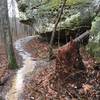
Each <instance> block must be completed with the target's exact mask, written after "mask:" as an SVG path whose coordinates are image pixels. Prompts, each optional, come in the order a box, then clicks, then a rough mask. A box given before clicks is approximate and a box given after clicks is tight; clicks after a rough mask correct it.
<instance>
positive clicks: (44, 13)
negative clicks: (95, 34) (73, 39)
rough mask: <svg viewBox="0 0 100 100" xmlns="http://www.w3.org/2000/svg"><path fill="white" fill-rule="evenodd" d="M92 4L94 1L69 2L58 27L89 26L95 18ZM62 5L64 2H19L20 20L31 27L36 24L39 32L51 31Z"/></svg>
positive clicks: (24, 0)
mask: <svg viewBox="0 0 100 100" xmlns="http://www.w3.org/2000/svg"><path fill="white" fill-rule="evenodd" d="M92 3H93V1H92V0H67V2H66V7H65V8H64V11H63V12H64V13H63V15H62V18H61V21H60V23H59V25H58V26H59V27H60V28H61V27H63V28H66V27H67V28H71V29H73V28H75V27H78V26H80V25H83V23H85V25H87V21H88V22H90V20H89V19H91V17H92V16H93V15H92V12H93V8H92ZM61 4H62V0H42V1H41V0H30V2H29V1H28V0H18V5H19V6H18V7H19V11H20V20H21V21H22V22H24V23H26V24H31V25H32V24H33V23H34V22H35V23H36V24H37V26H38V27H40V30H39V32H44V31H45V32H47V31H51V30H52V29H53V26H54V23H55V18H56V16H57V13H58V10H59V9H60V7H61ZM90 6H91V7H90ZM39 19H40V20H39ZM30 20H31V22H30ZM51 26H52V27H51Z"/></svg>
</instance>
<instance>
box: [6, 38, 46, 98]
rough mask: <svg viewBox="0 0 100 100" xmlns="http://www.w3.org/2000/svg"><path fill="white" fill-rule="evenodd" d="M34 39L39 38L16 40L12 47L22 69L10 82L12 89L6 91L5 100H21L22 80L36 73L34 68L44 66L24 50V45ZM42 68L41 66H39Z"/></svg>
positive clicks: (42, 62)
mask: <svg viewBox="0 0 100 100" xmlns="http://www.w3.org/2000/svg"><path fill="white" fill-rule="evenodd" d="M34 38H39V36H28V37H24V38H21V39H19V40H17V41H16V42H15V44H14V47H15V49H16V51H17V53H18V55H19V56H21V58H22V61H21V63H22V65H21V66H22V68H20V69H19V70H18V71H17V72H16V75H15V76H14V78H13V80H12V87H11V89H10V90H9V91H8V93H7V95H6V97H5V98H6V100H14V99H15V100H22V99H21V94H22V93H23V88H24V78H25V75H27V74H28V73H31V72H33V71H34V72H35V71H36V69H37V68H36V67H38V65H39V67H40V64H41V65H42V64H43V65H45V64H46V62H45V61H42V60H39V61H37V60H36V59H35V58H33V57H32V54H31V53H29V52H27V51H26V50H25V45H26V44H27V43H28V42H29V41H31V40H32V39H34ZM41 67H42V66H41Z"/></svg>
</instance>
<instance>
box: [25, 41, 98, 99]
mask: <svg viewBox="0 0 100 100" xmlns="http://www.w3.org/2000/svg"><path fill="white" fill-rule="evenodd" d="M47 45H48V44H47V43H45V42H43V41H38V40H32V41H30V42H29V43H28V44H27V45H26V50H27V51H28V52H30V53H31V54H32V55H33V57H35V58H38V57H39V58H42V59H43V58H46V57H47V55H48V46H47ZM80 52H81V56H82V59H83V62H84V65H85V68H86V70H76V69H74V68H72V66H67V67H68V68H67V72H65V74H63V75H62V74H61V76H59V75H58V74H57V71H56V61H55V60H52V61H51V64H50V65H48V66H49V67H47V68H44V70H42V71H39V73H38V74H36V75H35V76H34V74H30V75H28V76H27V77H26V81H25V82H26V84H25V90H24V93H25V94H24V96H25V97H24V100H100V63H99V64H98V65H96V63H97V62H96V61H95V59H94V58H93V57H91V56H90V55H89V53H88V52H87V51H86V50H85V49H84V48H81V49H80Z"/></svg>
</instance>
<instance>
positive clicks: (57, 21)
mask: <svg viewBox="0 0 100 100" xmlns="http://www.w3.org/2000/svg"><path fill="white" fill-rule="evenodd" d="M66 1H67V0H64V1H63V5H62V7H61V10H60V13H59V15H58V18H57V20H56V22H55V26H54V29H53V32H52V36H51V40H50V45H51V46H52V44H53V39H54V34H55V31H56V28H57V26H58V23H59V21H60V19H61V15H62V13H63V9H64V6H65V4H66Z"/></svg>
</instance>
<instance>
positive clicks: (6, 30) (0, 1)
mask: <svg viewBox="0 0 100 100" xmlns="http://www.w3.org/2000/svg"><path fill="white" fill-rule="evenodd" d="M0 7H1V11H0V18H1V20H3V25H2V27H3V29H2V30H3V33H2V34H3V37H4V43H5V47H6V51H7V57H8V62H9V68H11V69H15V68H17V67H18V66H17V63H16V59H15V54H14V49H13V43H12V36H11V33H10V23H9V17H8V6H7V0H0Z"/></svg>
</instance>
